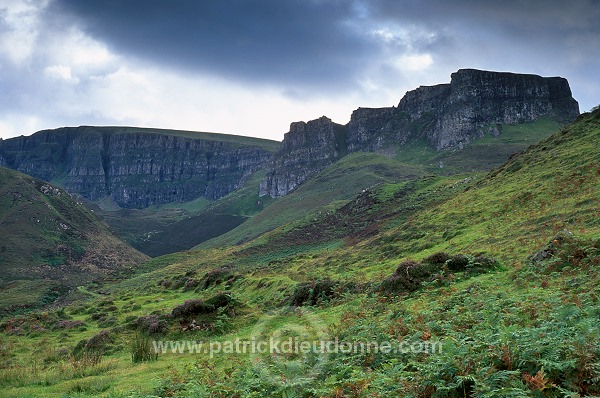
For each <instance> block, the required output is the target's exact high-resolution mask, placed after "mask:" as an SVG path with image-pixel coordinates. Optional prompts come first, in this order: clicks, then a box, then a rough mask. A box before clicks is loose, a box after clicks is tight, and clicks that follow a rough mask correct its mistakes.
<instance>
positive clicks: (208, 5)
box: [50, 0, 378, 84]
mask: <svg viewBox="0 0 600 398" xmlns="http://www.w3.org/2000/svg"><path fill="white" fill-rule="evenodd" d="M50 12H53V13H55V14H60V15H63V16H64V15H66V16H71V17H73V16H74V17H75V18H76V20H77V21H78V22H79V24H80V25H81V28H82V29H84V30H85V31H86V32H87V33H88V34H91V35H92V36H94V37H96V38H99V39H100V40H102V41H104V42H105V43H108V45H109V46H110V47H111V49H113V50H114V51H117V52H119V53H121V54H127V55H129V56H137V57H141V58H146V59H151V60H152V61H153V62H158V63H161V64H163V65H168V66H177V67H183V68H185V69H188V70H193V71H198V72H212V73H217V74H219V75H225V76H228V77H234V78H241V79H244V80H249V81H256V80H258V81H271V82H274V83H281V82H289V81H292V82H296V83H299V82H305V83H310V82H313V83H315V84H322V83H325V82H340V81H341V80H344V81H347V79H348V77H350V78H351V77H352V75H353V74H354V73H355V71H357V70H360V69H361V68H362V67H363V66H364V63H365V62H366V61H367V59H368V58H369V57H370V56H371V55H373V54H374V53H376V52H377V51H378V49H377V46H376V45H374V43H373V39H372V37H369V36H368V35H367V36H365V35H362V34H361V32H358V31H356V30H354V29H352V28H351V26H350V24H348V21H351V20H352V19H353V18H355V17H356V15H355V12H356V11H355V8H354V6H353V4H352V2H350V1H335V0H334V1H316V0H315V1H312V0H291V1H281V0H257V1H247V0H228V1H196V0H176V1H164V0H129V1H118V0H112V1H111V0H106V1H80V0H57V1H56V2H55V3H54V4H53V5H52V6H51V8H50Z"/></svg>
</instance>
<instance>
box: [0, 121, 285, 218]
mask: <svg viewBox="0 0 600 398" xmlns="http://www.w3.org/2000/svg"><path fill="white" fill-rule="evenodd" d="M175 133H179V134H183V133H184V132H175ZM175 133H170V132H169V133H167V132H165V131H161V130H151V129H135V128H123V127H65V128H60V129H56V130H45V131H40V132H38V133H36V134H33V135H32V136H27V137H25V136H21V137H16V138H11V139H8V140H4V141H0V166H5V167H9V168H12V169H15V170H18V171H21V172H23V173H26V174H29V175H31V176H33V177H36V178H39V179H42V180H45V181H52V182H54V183H57V184H59V185H60V186H62V187H64V188H65V189H66V190H68V191H69V192H71V193H76V194H79V195H82V196H83V197H85V198H86V199H89V200H92V201H96V200H99V199H102V198H106V197H108V198H110V199H112V200H113V201H114V202H115V203H117V204H118V205H119V206H121V207H125V208H144V207H148V206H152V205H160V204H164V203H173V202H184V201H189V200H193V199H196V198H198V197H205V198H207V199H217V198H220V197H222V196H225V195H227V194H228V193H230V192H232V191H234V190H235V189H237V188H239V187H240V186H241V184H243V182H244V181H245V179H246V178H247V177H248V176H249V175H250V174H252V173H254V172H255V171H257V170H259V169H261V168H262V167H264V165H265V163H266V162H267V161H268V160H269V159H270V158H271V157H272V152H273V150H274V148H275V146H276V145H278V143H277V142H275V141H268V140H259V139H251V138H250V139H249V138H241V137H240V141H239V142H237V141H236V140H235V139H234V138H231V137H227V136H222V135H217V134H206V133H188V134H187V136H180V135H177V134H175Z"/></svg>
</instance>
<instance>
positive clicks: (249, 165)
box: [0, 69, 579, 208]
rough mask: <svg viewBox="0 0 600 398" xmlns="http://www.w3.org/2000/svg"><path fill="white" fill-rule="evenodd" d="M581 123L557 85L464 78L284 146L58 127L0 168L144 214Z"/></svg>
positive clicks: (362, 111) (12, 146) (547, 80)
mask: <svg viewBox="0 0 600 398" xmlns="http://www.w3.org/2000/svg"><path fill="white" fill-rule="evenodd" d="M578 115H579V105H578V103H577V101H575V100H574V99H573V97H572V94H571V90H570V88H569V83H568V82H567V80H566V79H564V78H561V77H541V76H537V75H526V74H515V73H501V72H488V71H480V70H475V69H461V70H459V71H457V72H456V73H453V74H452V76H451V81H450V83H448V84H439V85H435V86H427V87H419V88H417V89H415V90H412V91H409V92H407V93H406V95H405V96H404V97H403V98H402V99H401V100H400V103H399V104H398V105H397V106H392V107H388V108H359V109H357V110H355V111H354V112H353V113H352V116H351V119H350V122H349V123H348V124H346V125H340V124H337V123H334V122H333V121H332V120H330V119H329V118H327V117H325V116H323V117H321V118H319V119H316V120H312V121H309V122H295V123H292V124H291V126H290V131H289V132H288V133H287V134H285V137H284V140H283V142H282V143H278V142H276V141H269V140H260V139H253V138H247V137H233V136H226V135H218V134H207V133H191V132H173V131H164V130H156V129H154V130H153V129H137V128H126V127H65V128H60V129H56V130H46V131H40V132H38V133H35V134H33V135H32V136H29V137H24V136H21V137H17V138H11V139H8V140H4V141H2V140H0V166H5V167H9V168H12V169H15V170H18V171H21V172H24V173H26V174H29V175H31V176H34V177H36V178H40V179H42V180H46V181H51V182H53V183H55V184H58V185H60V186H61V187H64V188H65V189H67V190H68V191H69V192H71V193H76V194H80V195H82V196H83V197H85V198H87V199H89V200H92V201H98V200H100V199H103V198H110V199H111V200H112V201H114V202H115V203H116V204H118V205H119V206H121V207H125V208H144V207H148V206H152V205H160V204H165V203H172V202H185V201H189V200H193V199H196V198H199V197H204V198H207V199H211V200H212V199H218V198H221V197H223V196H225V195H227V194H228V193H230V192H232V191H234V190H236V189H237V188H239V187H240V186H241V185H242V184H243V183H244V182H245V181H246V180H247V178H248V177H249V176H250V175H251V174H252V173H254V172H256V171H258V170H264V169H266V176H265V178H264V179H263V180H262V182H261V183H260V187H257V188H258V190H259V195H260V196H265V195H269V196H271V197H280V196H284V195H286V194H288V193H289V192H291V191H292V190H294V189H295V188H296V187H298V186H299V185H300V184H302V183H303V182H304V181H305V180H307V179H308V178H310V177H311V176H313V175H315V174H317V173H319V172H320V171H322V170H323V169H325V168H326V167H327V166H329V165H331V164H333V163H334V162H336V161H337V160H339V159H340V158H342V157H344V156H346V155H347V154H349V153H352V152H360V151H362V152H378V153H382V154H385V155H389V156H394V155H395V154H396V153H398V151H401V150H402V147H403V146H405V145H406V144H407V143H410V142H411V141H414V140H419V141H422V142H426V143H428V145H430V146H431V147H432V148H434V149H435V150H438V151H443V150H449V149H462V148H463V147H464V146H465V145H468V144H469V143H470V142H472V141H473V140H474V139H477V138H479V137H482V136H484V135H486V134H492V135H495V136H497V135H499V134H501V133H502V126H503V125H511V124H519V123H526V122H531V121H534V120H536V119H538V118H542V117H544V118H549V119H552V120H555V121H558V122H560V123H563V124H566V123H569V122H571V121H573V120H574V119H575V118H576V117H577V116H578Z"/></svg>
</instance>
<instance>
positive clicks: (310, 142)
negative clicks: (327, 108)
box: [260, 116, 346, 197]
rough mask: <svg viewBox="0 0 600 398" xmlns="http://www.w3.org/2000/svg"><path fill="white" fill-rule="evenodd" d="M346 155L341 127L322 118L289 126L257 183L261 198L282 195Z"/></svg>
mask: <svg viewBox="0 0 600 398" xmlns="http://www.w3.org/2000/svg"><path fill="white" fill-rule="evenodd" d="M345 154H346V145H345V128H344V126H342V125H340V124H337V123H334V122H332V121H331V119H329V118H327V117H325V116H323V117H321V118H319V119H316V120H311V121H309V122H308V123H305V122H295V123H292V124H291V125H290V131H289V132H288V133H286V134H285V137H284V139H283V143H282V145H281V147H280V148H279V150H278V151H277V153H276V154H275V156H274V157H273V160H272V161H271V163H270V166H269V175H268V176H267V177H266V178H265V179H264V180H263V181H262V182H261V184H260V196H264V195H267V194H268V195H270V196H272V197H278V196H283V195H285V194H287V193H288V192H290V191H292V190H293V189H294V188H296V187H297V186H298V185H300V184H302V183H303V182H304V181H305V180H306V179H307V178H309V177H310V176H312V175H314V174H315V170H323V169H324V168H325V167H327V166H329V165H330V164H332V163H333V162H335V161H336V160H338V159H339V158H341V157H342V156H344V155H345Z"/></svg>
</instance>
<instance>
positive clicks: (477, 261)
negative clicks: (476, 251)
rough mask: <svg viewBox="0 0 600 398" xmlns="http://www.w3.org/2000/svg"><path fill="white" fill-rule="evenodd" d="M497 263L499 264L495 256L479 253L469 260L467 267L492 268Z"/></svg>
mask: <svg viewBox="0 0 600 398" xmlns="http://www.w3.org/2000/svg"><path fill="white" fill-rule="evenodd" d="M498 265H499V263H498V260H496V259H495V258H492V257H486V256H481V255H480V256H477V257H475V258H474V259H473V260H472V261H471V263H470V264H469V267H473V268H485V269H493V268H496V267H497V266H498Z"/></svg>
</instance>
